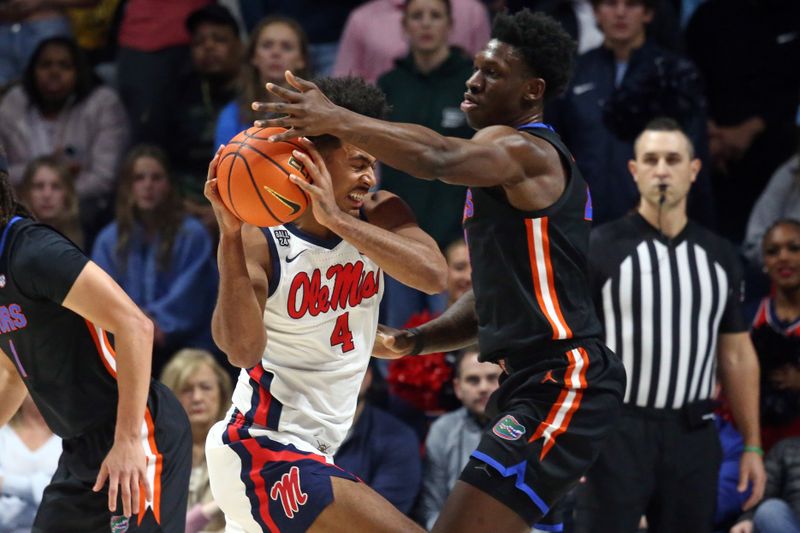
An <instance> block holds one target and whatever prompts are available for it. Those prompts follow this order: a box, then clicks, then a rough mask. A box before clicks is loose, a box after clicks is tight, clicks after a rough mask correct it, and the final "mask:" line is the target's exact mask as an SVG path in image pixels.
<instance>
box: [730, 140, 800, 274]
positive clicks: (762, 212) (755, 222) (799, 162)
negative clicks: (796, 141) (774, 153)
mask: <svg viewBox="0 0 800 533" xmlns="http://www.w3.org/2000/svg"><path fill="white" fill-rule="evenodd" d="M798 148H800V145H799V146H798ZM782 218H792V219H795V220H800V151H799V152H798V154H795V155H794V156H793V157H792V158H791V159H789V160H788V161H787V162H786V163H784V164H783V165H781V167H780V168H778V170H776V171H775V173H774V174H773V175H772V177H771V178H770V180H769V183H768V184H767V188H766V189H764V192H762V193H761V196H760V197H759V198H758V201H756V204H755V205H754V206H753V211H752V212H751V213H750V220H749V221H748V223H747V234H746V237H745V239H744V245H743V249H744V253H745V255H746V256H747V259H748V260H750V262H751V263H752V264H753V265H759V266H760V265H762V264H763V263H762V257H761V253H762V246H761V244H762V242H763V240H764V233H765V231H766V229H767V228H769V227H770V226H772V225H773V224H774V223H775V221H777V220H780V219H782Z"/></svg>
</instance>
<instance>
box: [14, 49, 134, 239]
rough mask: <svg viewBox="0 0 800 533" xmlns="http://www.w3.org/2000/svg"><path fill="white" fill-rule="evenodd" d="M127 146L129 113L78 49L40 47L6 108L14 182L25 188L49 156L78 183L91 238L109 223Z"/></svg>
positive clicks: (85, 224)
mask: <svg viewBox="0 0 800 533" xmlns="http://www.w3.org/2000/svg"><path fill="white" fill-rule="evenodd" d="M127 142H128V125H127V118H126V115H125V110H124V109H123V107H122V103H121V102H120V100H119V97H118V96H117V94H116V93H115V92H114V91H112V90H111V89H110V88H108V87H105V86H103V85H100V83H99V81H98V78H97V77H96V76H95V75H94V73H93V72H92V70H91V68H90V67H89V66H88V64H87V63H86V60H85V58H84V56H83V53H82V52H81V51H80V50H79V48H78V46H77V44H76V43H75V41H73V40H72V39H70V38H66V37H54V38H51V39H46V40H44V41H42V43H41V44H40V45H39V47H38V48H37V49H36V51H35V52H34V53H33V56H32V57H31V61H30V63H29V64H28V67H27V69H26V70H25V75H24V77H23V80H22V84H20V85H17V86H15V87H13V88H12V89H11V90H10V91H9V92H8V93H6V95H5V96H4V97H3V99H2V101H0V143H2V144H3V145H4V146H5V149H6V153H7V155H8V163H9V179H10V180H11V182H12V183H13V184H15V185H19V183H20V181H21V180H22V174H23V172H24V169H25V166H26V165H27V164H28V163H29V162H30V161H31V160H32V159H34V158H36V157H39V156H42V155H49V156H52V157H54V158H57V159H59V160H61V161H62V162H63V163H64V164H65V165H67V167H69V169H70V171H71V172H72V174H73V175H74V177H75V189H76V191H77V192H78V199H79V203H80V215H81V223H82V226H83V229H84V232H85V233H86V235H87V238H89V240H91V237H92V236H94V235H96V233H97V230H98V229H99V228H100V227H101V226H102V225H103V224H105V223H106V222H108V220H109V219H110V218H111V211H110V200H111V193H112V191H113V188H114V172H115V171H116V168H117V165H118V163H119V160H120V158H121V157H122V153H123V150H124V149H125V146H126V144H127Z"/></svg>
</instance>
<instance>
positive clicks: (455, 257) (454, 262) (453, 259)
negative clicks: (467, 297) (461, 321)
mask: <svg viewBox="0 0 800 533" xmlns="http://www.w3.org/2000/svg"><path fill="white" fill-rule="evenodd" d="M444 258H445V259H446V260H447V307H450V306H451V305H453V304H454V303H455V302H456V300H458V299H459V298H461V295H462V294H464V293H465V292H467V291H468V290H470V289H471V288H472V266H471V265H470V264H469V250H467V243H466V242H464V239H463V237H459V238H458V239H456V240H455V241H453V242H451V243H450V244H449V245H448V246H447V248H445V249H444Z"/></svg>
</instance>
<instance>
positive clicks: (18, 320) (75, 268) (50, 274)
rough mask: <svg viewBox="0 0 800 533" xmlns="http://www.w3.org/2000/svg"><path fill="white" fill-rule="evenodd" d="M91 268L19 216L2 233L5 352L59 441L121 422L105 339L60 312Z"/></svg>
mask: <svg viewBox="0 0 800 533" xmlns="http://www.w3.org/2000/svg"><path fill="white" fill-rule="evenodd" d="M88 261H89V260H88V259H87V257H86V256H85V255H84V254H83V253H82V252H81V251H80V250H79V249H78V248H77V247H76V246H75V245H74V244H73V243H72V242H70V241H69V240H68V239H67V238H66V237H64V236H62V235H61V234H60V233H58V232H57V231H55V230H53V229H52V228H49V227H47V226H44V225H42V224H38V223H36V222H34V221H32V220H29V219H24V218H20V217H15V218H13V219H12V220H11V221H10V222H9V223H8V225H7V226H6V227H5V228H3V229H2V237H0V348H2V350H3V352H5V354H6V355H7V356H8V357H9V359H11V361H12V363H13V364H14V366H16V367H17V371H18V372H19V373H20V375H21V376H22V379H23V381H24V382H25V385H26V386H27V388H28V391H29V392H30V394H31V396H32V397H33V400H34V402H35V403H36V406H37V407H38V408H39V410H40V411H41V413H42V416H43V417H44V419H45V421H46V422H47V425H48V426H50V429H52V430H53V432H54V433H55V434H57V435H58V436H59V437H62V438H71V437H75V436H77V435H80V434H82V433H84V432H85V431H86V430H89V429H92V428H94V427H97V426H98V425H100V424H101V423H104V422H109V421H110V422H113V421H114V420H115V418H116V409H117V384H116V379H115V377H116V363H115V360H114V350H113V348H112V346H111V343H110V342H109V340H108V337H107V336H106V332H105V331H103V330H102V329H100V328H99V327H97V326H95V325H94V324H93V323H91V322H89V321H88V320H86V319H84V318H83V317H81V316H80V315H78V314H76V313H73V312H72V311H70V310H69V309H67V308H66V307H62V306H61V303H62V302H63V301H64V298H66V296H67V294H68V293H69V291H70V289H71V288H72V285H73V283H74V282H75V280H76V279H77V278H78V275H79V274H80V273H81V271H82V270H83V268H84V267H85V266H86V263H87V262H88Z"/></svg>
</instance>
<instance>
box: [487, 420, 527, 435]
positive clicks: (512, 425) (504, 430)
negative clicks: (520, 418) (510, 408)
mask: <svg viewBox="0 0 800 533" xmlns="http://www.w3.org/2000/svg"><path fill="white" fill-rule="evenodd" d="M525 431H527V430H526V429H525V426H523V425H522V424H520V423H519V422H517V419H516V418H514V417H513V416H511V415H506V416H504V417H503V419H502V420H500V422H498V423H497V424H495V425H494V427H493V428H492V433H494V434H495V435H497V436H498V437H500V438H501V439H503V440H517V439H519V438H520V437H521V436H523V435H524V434H525Z"/></svg>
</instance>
